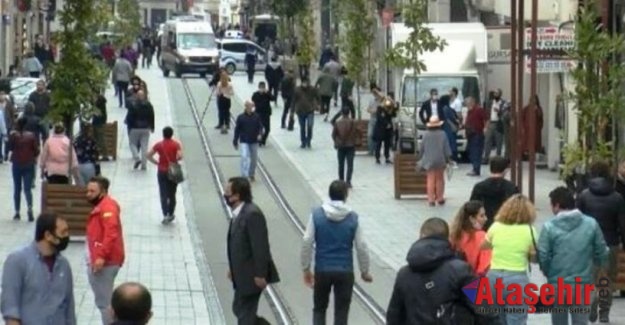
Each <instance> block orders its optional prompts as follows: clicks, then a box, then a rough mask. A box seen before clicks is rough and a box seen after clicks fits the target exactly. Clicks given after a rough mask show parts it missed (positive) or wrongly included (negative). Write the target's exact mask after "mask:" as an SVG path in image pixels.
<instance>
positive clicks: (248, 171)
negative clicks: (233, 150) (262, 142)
mask: <svg viewBox="0 0 625 325" xmlns="http://www.w3.org/2000/svg"><path fill="white" fill-rule="evenodd" d="M239 150H240V151H241V176H243V177H254V175H255V174H256V164H257V161H258V143H244V142H241V143H239Z"/></svg>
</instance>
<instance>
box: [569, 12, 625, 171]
mask: <svg viewBox="0 0 625 325" xmlns="http://www.w3.org/2000/svg"><path fill="white" fill-rule="evenodd" d="M593 4H594V1H592V2H591V1H587V3H586V5H585V6H583V8H581V10H580V12H579V14H578V20H577V21H576V26H575V40H576V48H575V49H574V50H571V51H569V53H568V54H569V56H570V57H571V58H572V59H574V60H576V61H577V66H576V67H574V68H573V69H572V70H571V76H572V78H573V80H574V83H575V88H574V91H572V92H570V93H568V94H567V97H568V99H569V100H570V102H571V103H573V110H574V112H575V113H576V114H577V117H578V119H577V120H578V141H577V142H576V143H572V144H568V145H566V146H565V148H564V159H565V167H564V175H565V176H572V175H573V174H575V173H578V174H579V173H581V174H583V173H585V172H586V167H587V166H588V165H589V164H591V163H592V162H594V161H599V160H600V161H611V160H617V159H618V152H617V149H616V148H615V143H614V141H613V140H612V139H616V133H615V132H616V130H615V127H614V126H615V125H612V124H611V122H612V121H619V120H620V119H621V118H623V116H624V115H625V107H624V106H623V104H622V103H623V102H624V101H625V92H623V90H622V89H623V86H625V85H624V83H623V80H625V65H623V64H609V61H611V60H615V61H614V62H618V61H616V60H620V59H621V58H622V57H623V55H624V54H625V37H624V36H623V34H618V33H614V34H610V32H609V31H607V30H604V29H601V28H597V23H596V22H597V21H600V17H599V13H598V11H597V8H596V6H595V5H593Z"/></svg>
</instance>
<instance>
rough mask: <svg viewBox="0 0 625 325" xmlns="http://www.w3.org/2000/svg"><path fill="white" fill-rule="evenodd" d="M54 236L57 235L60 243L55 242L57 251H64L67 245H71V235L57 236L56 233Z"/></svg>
mask: <svg viewBox="0 0 625 325" xmlns="http://www.w3.org/2000/svg"><path fill="white" fill-rule="evenodd" d="M54 237H56V239H58V240H59V242H58V244H53V245H54V248H55V249H56V251H57V252H62V251H64V250H65V249H66V248H67V245H69V236H66V237H57V236H56V235H54Z"/></svg>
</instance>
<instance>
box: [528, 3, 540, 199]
mask: <svg viewBox="0 0 625 325" xmlns="http://www.w3.org/2000/svg"><path fill="white" fill-rule="evenodd" d="M537 24H538V0H532V38H531V59H530V60H531V61H530V64H531V66H530V92H531V94H532V98H535V96H536V95H537V93H536V91H537V89H536V86H537V85H536V25H537ZM537 109H538V105H531V106H530V107H529V130H528V131H529V137H528V138H529V148H528V149H529V199H530V200H531V201H532V202H534V190H535V189H534V176H535V173H536V170H535V169H536V144H537V143H538V139H537V138H536V110H537Z"/></svg>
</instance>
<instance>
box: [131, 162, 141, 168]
mask: <svg viewBox="0 0 625 325" xmlns="http://www.w3.org/2000/svg"><path fill="white" fill-rule="evenodd" d="M139 166H141V162H140V161H135V165H134V166H133V168H134V169H137V168H139Z"/></svg>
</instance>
